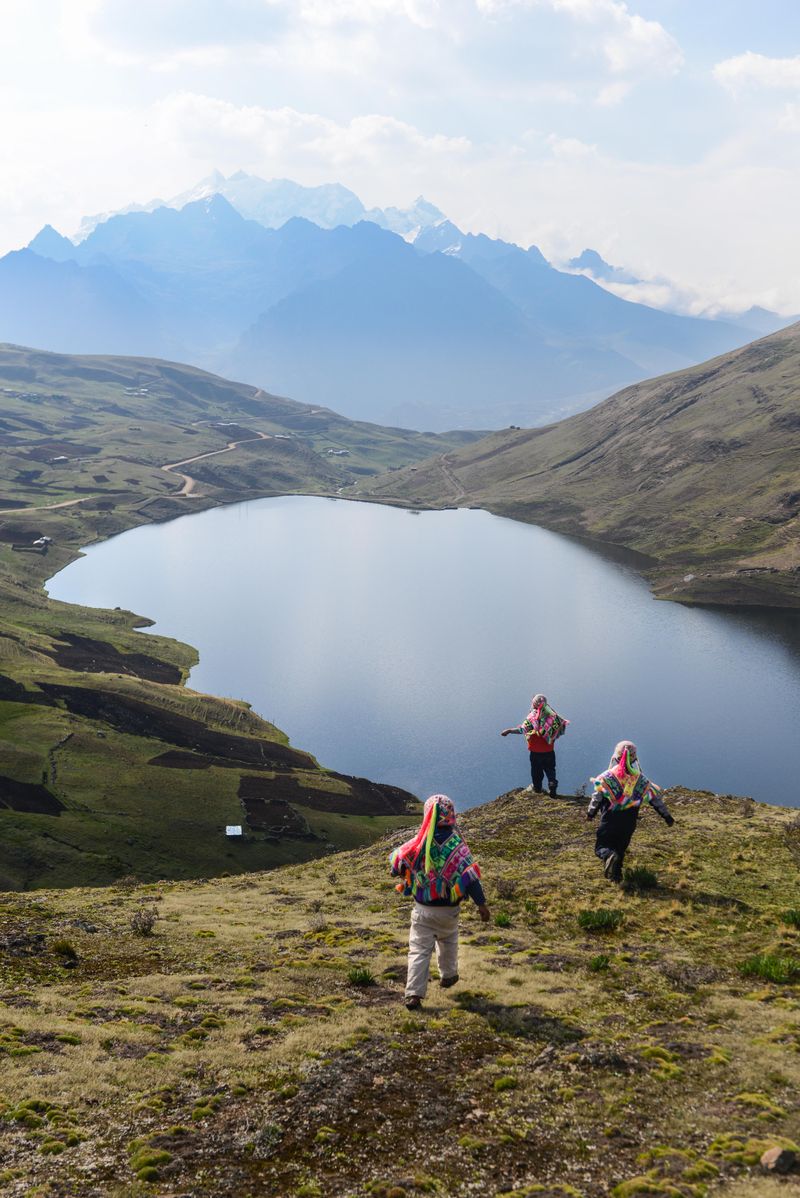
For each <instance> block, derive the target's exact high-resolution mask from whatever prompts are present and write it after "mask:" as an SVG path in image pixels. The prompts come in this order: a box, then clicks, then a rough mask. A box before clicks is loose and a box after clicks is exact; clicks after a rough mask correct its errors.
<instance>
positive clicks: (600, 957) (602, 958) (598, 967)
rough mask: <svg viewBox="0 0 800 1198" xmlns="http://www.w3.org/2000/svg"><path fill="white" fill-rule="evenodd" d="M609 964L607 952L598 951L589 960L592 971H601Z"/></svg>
mask: <svg viewBox="0 0 800 1198" xmlns="http://www.w3.org/2000/svg"><path fill="white" fill-rule="evenodd" d="M610 964H611V958H610V957H609V955H608V953H598V954H597V956H596V957H592V959H591V961H590V962H589V968H590V969H591V971H592V973H603V972H605V970H606V969H608V967H609V965H610Z"/></svg>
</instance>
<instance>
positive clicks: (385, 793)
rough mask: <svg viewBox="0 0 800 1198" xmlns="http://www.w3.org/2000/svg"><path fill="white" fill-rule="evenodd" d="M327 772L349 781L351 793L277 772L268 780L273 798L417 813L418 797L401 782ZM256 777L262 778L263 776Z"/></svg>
mask: <svg viewBox="0 0 800 1198" xmlns="http://www.w3.org/2000/svg"><path fill="white" fill-rule="evenodd" d="M325 776H326V777H327V778H331V779H335V780H336V781H338V782H345V783H346V784H347V786H348V788H349V794H344V793H342V794H337V793H331V792H330V791H323V790H317V789H315V788H313V787H310V786H308V785H306V784H304V782H303V779H302V778H297V777H295V776H294V775H293V774H277V775H276V776H275V777H274V778H270V779H268V780H267V779H265V781H268V783H269V795H270V797H271V798H273V799H277V798H280V799H283V800H284V801H285V802H287V803H291V804H292V805H298V806H300V807H310V808H311V810H312V811H333V812H336V813H337V814H343V815H405V814H406V813H408V814H411V813H412V812H413V813H414V814H416V807H417V800H416V799H415V797H414V795H412V794H411V793H410V792H409V791H407V790H401V788H400V787H399V786H386V785H383V784H381V783H378V782H370V781H369V779H368V778H355V777H352V776H351V775H350V774H337V773H334V772H333V771H326V773H325ZM242 781H243V782H244V781H245V779H242ZM253 781H254V782H258V781H259V779H253ZM241 793H242V792H241V791H240V794H241Z"/></svg>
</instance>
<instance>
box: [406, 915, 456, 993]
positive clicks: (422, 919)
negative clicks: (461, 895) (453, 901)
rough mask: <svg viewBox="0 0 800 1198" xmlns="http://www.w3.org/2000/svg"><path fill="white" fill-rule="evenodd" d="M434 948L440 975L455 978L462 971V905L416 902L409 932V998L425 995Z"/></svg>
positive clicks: (407, 987)
mask: <svg viewBox="0 0 800 1198" xmlns="http://www.w3.org/2000/svg"><path fill="white" fill-rule="evenodd" d="M434 947H435V948H436V964H437V965H438V966H439V974H440V976H441V977H443V978H451V977H453V976H454V975H455V974H457V973H458V907H428V906H426V905H425V904H424V903H416V902H415V903H414V910H413V912H412V914H411V930H410V932H409V934H408V979H407V981H406V998H411V997H412V996H414V995H416V997H417V998H424V997H425V992H426V991H427V989H428V975H429V972H430V965H431V954H432V953H433V950H434Z"/></svg>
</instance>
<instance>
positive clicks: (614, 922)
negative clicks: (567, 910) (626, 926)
mask: <svg viewBox="0 0 800 1198" xmlns="http://www.w3.org/2000/svg"><path fill="white" fill-rule="evenodd" d="M621 923H622V912H621V911H610V910H609V909H608V908H607V907H599V908H598V909H597V910H595V911H579V912H578V927H580V928H583V930H584V932H613V931H615V930H616V929H617V928H618V927H619V925H620V924H621Z"/></svg>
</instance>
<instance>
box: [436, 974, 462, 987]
mask: <svg viewBox="0 0 800 1198" xmlns="http://www.w3.org/2000/svg"><path fill="white" fill-rule="evenodd" d="M457 981H458V974H457V973H454V974H453V976H452V977H451V978H440V979H439V985H440V986H441V987H442V989H443V990H449V989H450V987H451V986H455V984H456V982H457Z"/></svg>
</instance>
